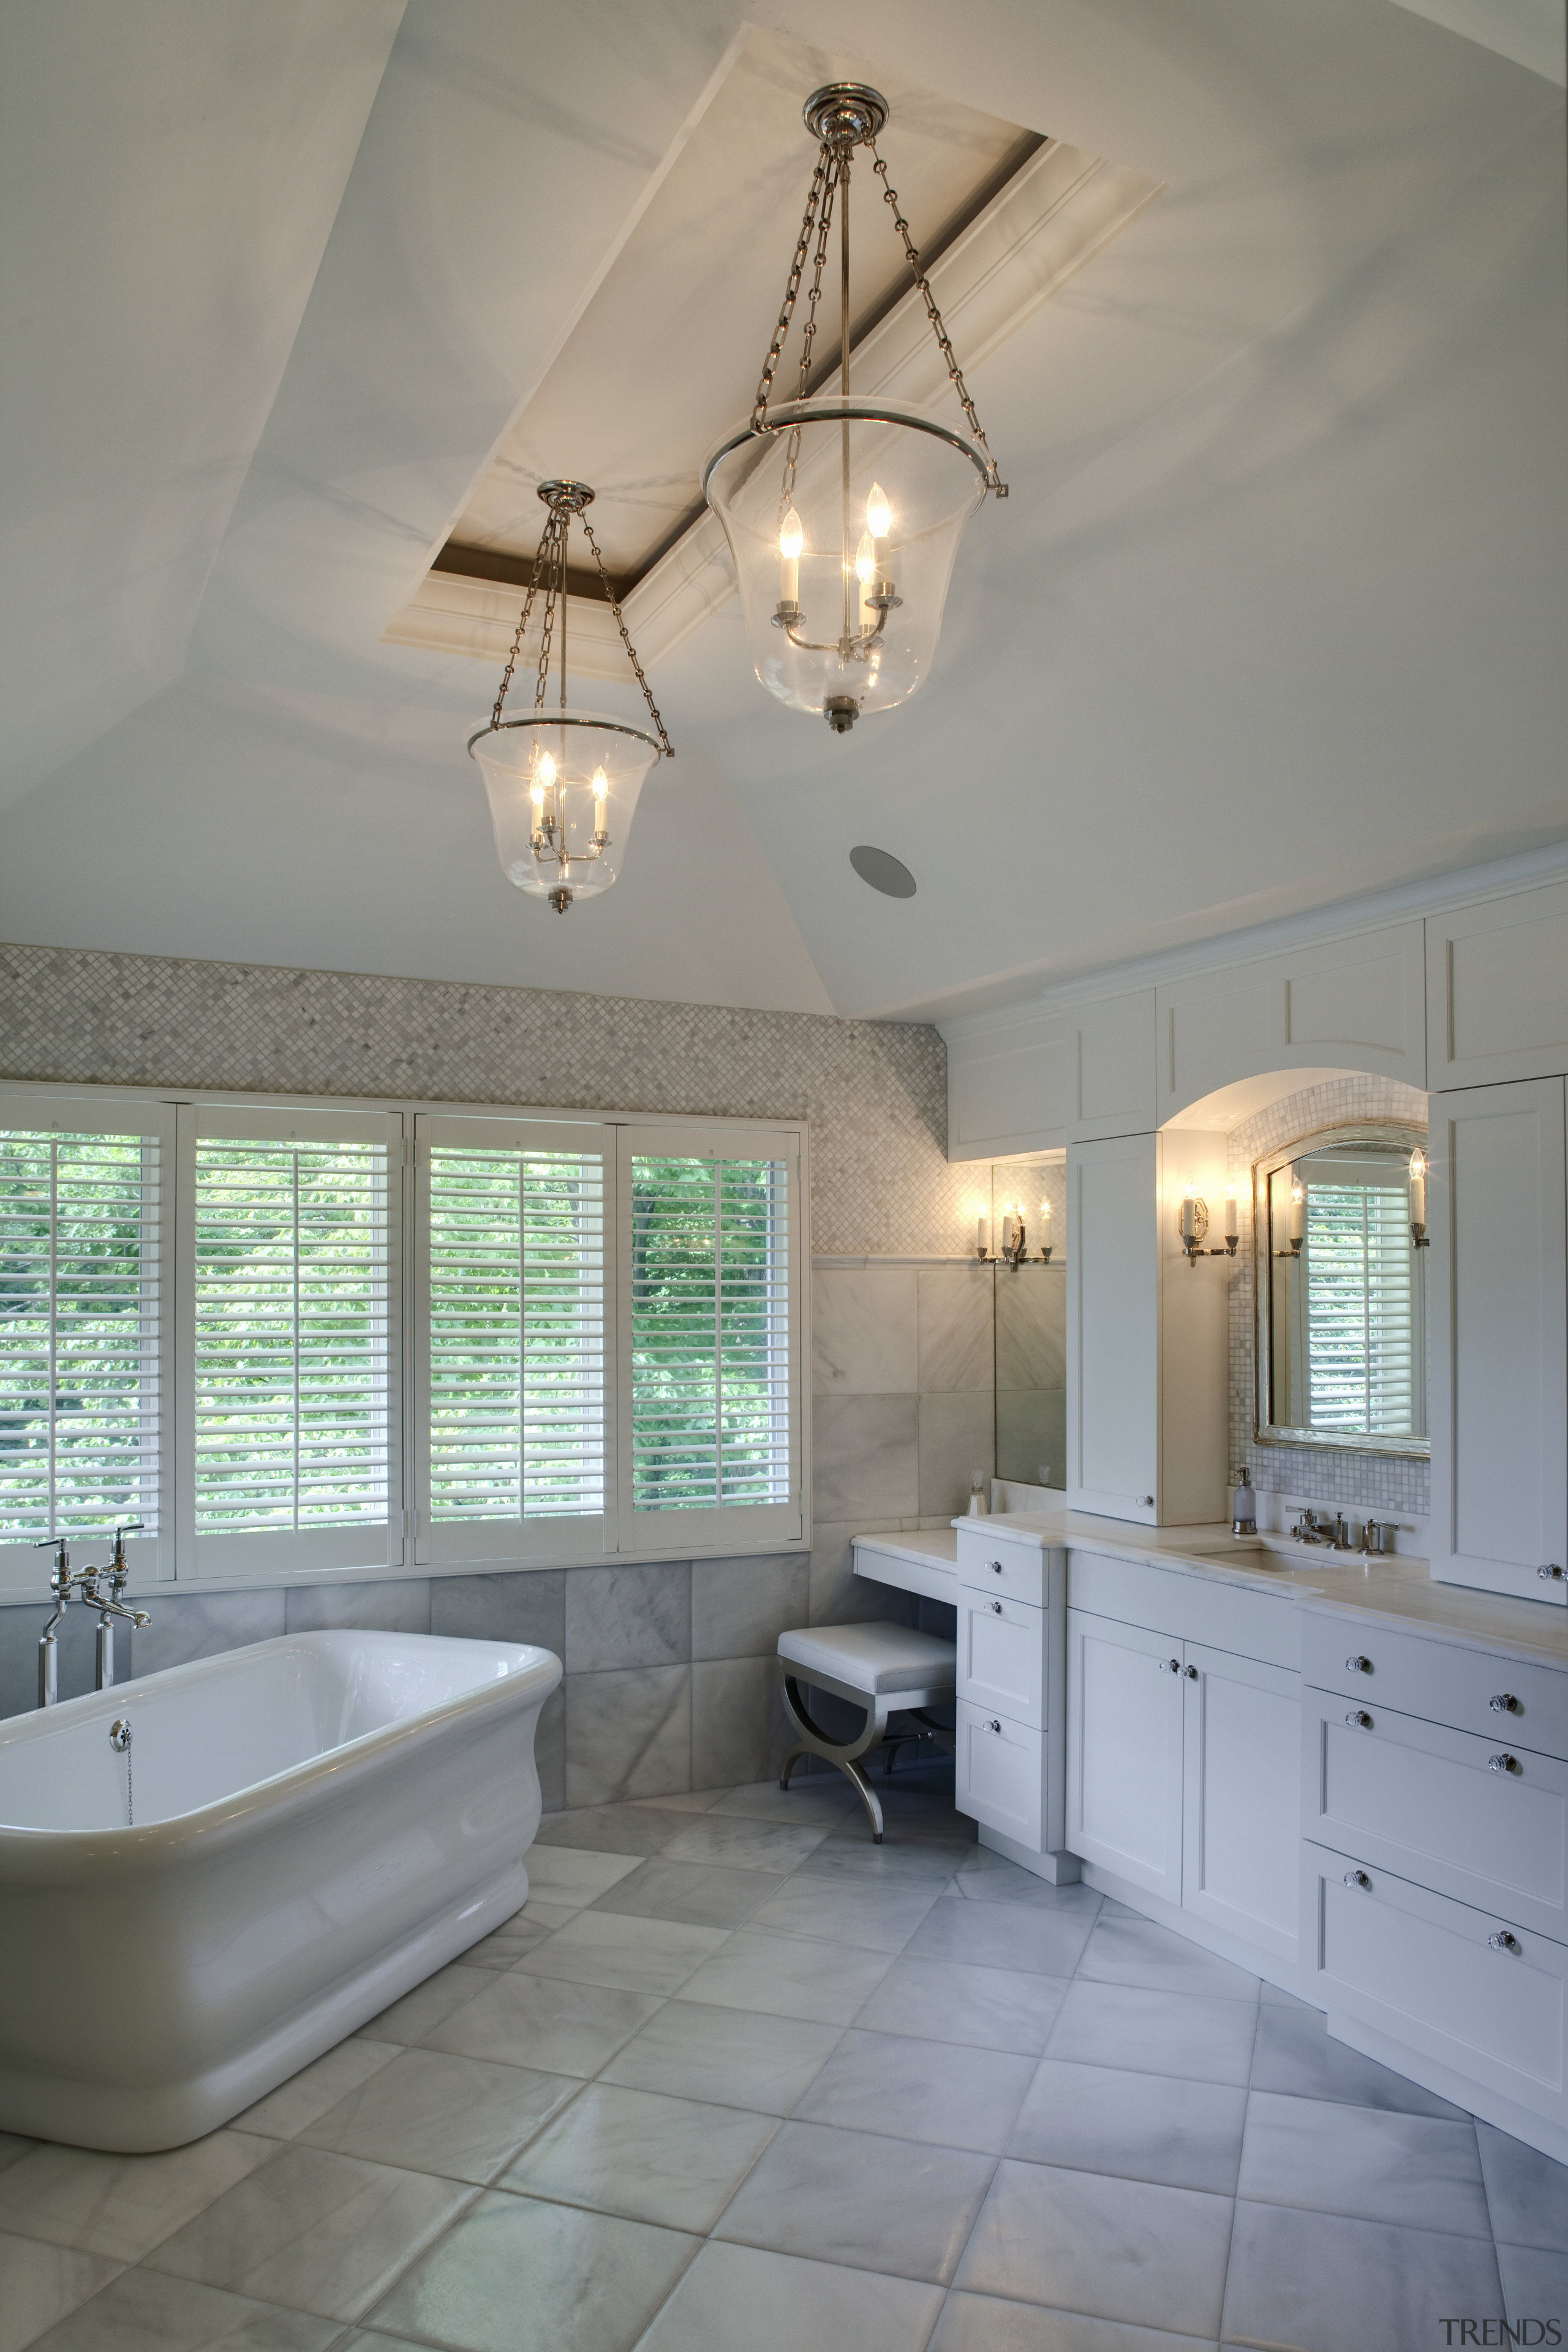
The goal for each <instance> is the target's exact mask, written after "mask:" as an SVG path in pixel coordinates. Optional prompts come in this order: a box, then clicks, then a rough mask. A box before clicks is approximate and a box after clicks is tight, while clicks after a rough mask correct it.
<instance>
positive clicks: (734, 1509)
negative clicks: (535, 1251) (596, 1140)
mask: <svg viewBox="0 0 1568 2352" xmlns="http://www.w3.org/2000/svg"><path fill="white" fill-rule="evenodd" d="M620 1158H621V1166H620V1188H619V1189H620V1217H621V1247H622V1275H621V1318H620V1320H621V1335H622V1336H621V1363H620V1398H621V1404H620V1427H621V1461H620V1501H621V1542H622V1546H623V1548H625V1549H631V1548H633V1547H634V1546H635V1547H637V1548H640V1547H642V1546H644V1545H646V1546H647V1547H648V1548H649V1549H657V1550H670V1549H678V1548H679V1546H680V1545H681V1544H683V1543H684V1544H689V1545H691V1546H693V1547H699V1548H701V1549H714V1548H716V1547H718V1546H720V1545H721V1544H723V1543H726V1542H753V1541H759V1540H766V1539H768V1538H773V1539H775V1540H781V1541H784V1540H788V1539H790V1538H795V1537H798V1536H799V1535H800V1533H801V1532H802V1528H803V1518H802V1508H801V1485H802V1480H801V1468H800V1412H799V1398H798V1389H799V1381H798V1365H799V1353H800V1337H799V1313H798V1299H799V1295H800V1284H801V1265H800V1234H801V1215H800V1143H799V1138H798V1137H797V1136H795V1135H794V1134H793V1133H791V1132H789V1131H787V1130H785V1131H782V1132H781V1131H777V1130H771V1131H770V1130H756V1131H754V1132H752V1133H750V1134H739V1133H735V1134H730V1135H726V1136H725V1138H724V1140H723V1142H722V1144H721V1145H719V1146H717V1147H716V1145H715V1141H714V1137H713V1132H712V1130H711V1129H709V1130H707V1131H706V1132H704V1131H703V1130H700V1129H698V1130H695V1131H691V1130H679V1129H658V1128H653V1129H648V1128H643V1129H631V1128H626V1129H622V1130H621V1137H620Z"/></svg>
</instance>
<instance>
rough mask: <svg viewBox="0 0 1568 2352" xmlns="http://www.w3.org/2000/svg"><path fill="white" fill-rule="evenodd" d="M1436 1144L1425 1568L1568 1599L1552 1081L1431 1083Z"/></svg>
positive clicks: (1567, 1262) (1564, 1374)
mask: <svg viewBox="0 0 1568 2352" xmlns="http://www.w3.org/2000/svg"><path fill="white" fill-rule="evenodd" d="M1431 1140H1432V1151H1431V1162H1432V1164H1431V1171H1430V1174H1429V1177H1428V1180H1427V1188H1426V1210H1427V1223H1428V1227H1429V1230H1430V1233H1431V1238H1432V1247H1431V1249H1430V1251H1429V1253H1428V1259H1427V1263H1428V1274H1427V1282H1428V1303H1429V1328H1430V1333H1431V1342H1430V1347H1429V1350H1428V1356H1429V1362H1428V1378H1429V1380H1430V1381H1431V1385H1432V1394H1431V1396H1430V1398H1429V1400H1428V1410H1429V1425H1430V1428H1431V1432H1432V1532H1431V1550H1432V1573H1433V1575H1434V1576H1436V1577H1438V1578H1440V1579H1442V1580H1443V1581H1444V1582H1446V1583H1449V1584H1474V1585H1480V1586H1483V1587H1485V1588H1486V1589H1487V1590H1488V1591H1493V1592H1513V1593H1518V1594H1519V1595H1521V1597H1522V1598H1523V1599H1526V1600H1530V1601H1568V1578H1565V1577H1564V1575H1563V1572H1562V1571H1563V1570H1565V1569H1568V1244H1565V1233H1564V1213H1565V1198H1568V1196H1565V1191H1564V1151H1563V1080H1562V1079H1561V1078H1538V1079H1534V1080H1532V1081H1531V1082H1530V1083H1529V1084H1526V1085H1522V1086H1497V1087H1472V1088H1470V1089H1468V1091H1467V1092H1465V1093H1463V1094H1447V1095H1434V1096H1433V1097H1432V1138H1431ZM1542 1568H1548V1569H1555V1570H1557V1571H1558V1572H1557V1573H1556V1574H1555V1575H1552V1574H1549V1575H1547V1576H1545V1577H1542V1574H1541V1570H1542Z"/></svg>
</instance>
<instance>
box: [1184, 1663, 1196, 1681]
mask: <svg viewBox="0 0 1568 2352" xmlns="http://www.w3.org/2000/svg"><path fill="white" fill-rule="evenodd" d="M1186 1675H1187V1680H1188V1681H1189V1682H1190V1683H1195V1682H1196V1680H1197V1678H1198V1670H1197V1668H1196V1666H1189V1667H1188V1668H1187V1670H1186Z"/></svg>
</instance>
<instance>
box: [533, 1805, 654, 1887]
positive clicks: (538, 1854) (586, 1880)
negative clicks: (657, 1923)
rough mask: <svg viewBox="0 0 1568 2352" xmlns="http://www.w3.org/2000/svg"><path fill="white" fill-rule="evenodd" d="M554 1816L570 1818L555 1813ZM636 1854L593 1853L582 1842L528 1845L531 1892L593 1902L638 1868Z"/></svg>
mask: <svg viewBox="0 0 1568 2352" xmlns="http://www.w3.org/2000/svg"><path fill="white" fill-rule="evenodd" d="M566 1818H568V1817H567V1816H565V1815H563V1814H555V1815H553V1816H552V1819H554V1820H557V1821H560V1820H564V1819H566ZM636 1868H637V1859H636V1857H635V1855H632V1854H626V1853H590V1852H589V1851H588V1850H587V1849H586V1848H584V1847H582V1846H560V1845H541V1844H540V1843H538V1841H537V1839H536V1840H535V1842H534V1843H533V1844H532V1845H531V1846H530V1847H529V1849H528V1884H529V1889H530V1892H531V1894H532V1895H543V1896H544V1898H545V1900H546V1902H550V1903H577V1904H583V1903H593V1902H595V1901H596V1899H597V1898H598V1896H600V1895H605V1894H607V1893H608V1891H609V1889H610V1888H611V1887H612V1886H614V1885H616V1884H617V1883H618V1882H619V1881H620V1880H621V1879H623V1878H625V1877H626V1876H627V1875H628V1874H630V1873H631V1872H632V1871H634V1870H635V1869H636Z"/></svg>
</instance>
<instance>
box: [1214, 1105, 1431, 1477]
mask: <svg viewBox="0 0 1568 2352" xmlns="http://www.w3.org/2000/svg"><path fill="white" fill-rule="evenodd" d="M1366 1118H1392V1119H1403V1120H1405V1121H1408V1122H1409V1123H1410V1124H1411V1125H1413V1126H1416V1127H1425V1126H1426V1096H1425V1095H1424V1094H1422V1093H1420V1092H1419V1091H1418V1090H1417V1089H1416V1088H1415V1087H1407V1086H1404V1085H1402V1084H1401V1083H1400V1081H1399V1080H1398V1079H1397V1078H1374V1077H1353V1078H1334V1079H1331V1080H1330V1081H1329V1083H1328V1084H1327V1085H1325V1086H1319V1087H1303V1088H1302V1089H1301V1091H1300V1094H1294V1095H1287V1096H1286V1097H1284V1099H1283V1100H1282V1101H1280V1102H1277V1103H1271V1104H1270V1105H1269V1107H1268V1109H1267V1110H1262V1111H1259V1112H1258V1115H1257V1117H1256V1118H1249V1119H1244V1120H1243V1121H1242V1123H1241V1125H1240V1126H1239V1127H1234V1128H1232V1129H1231V1130H1230V1134H1229V1137H1228V1139H1227V1166H1228V1172H1229V1174H1230V1175H1231V1176H1232V1177H1234V1178H1235V1179H1236V1183H1237V1197H1238V1199H1239V1201H1240V1203H1241V1242H1240V1245H1239V1247H1238V1248H1237V1254H1236V1263H1235V1265H1233V1266H1232V1267H1231V1268H1230V1448H1231V1454H1232V1458H1233V1461H1234V1462H1237V1463H1239V1462H1247V1463H1248V1464H1250V1465H1251V1469H1252V1483H1253V1485H1254V1486H1255V1487H1256V1488H1258V1491H1259V1492H1260V1493H1262V1494H1274V1495H1280V1494H1289V1495H1292V1496H1306V1497H1309V1498H1310V1500H1311V1501H1312V1502H1313V1503H1314V1504H1318V1505H1322V1506H1325V1507H1327V1506H1331V1507H1333V1508H1335V1509H1338V1510H1348V1509H1349V1508H1351V1507H1352V1506H1353V1507H1355V1508H1356V1509H1357V1510H1359V1511H1362V1512H1370V1513H1371V1514H1372V1515H1373V1517H1387V1518H1390V1519H1401V1518H1405V1519H1409V1518H1416V1519H1422V1520H1424V1519H1425V1518H1426V1516H1427V1513H1428V1511H1429V1510H1430V1508H1431V1493H1432V1473H1431V1467H1430V1465H1429V1464H1427V1463H1426V1462H1416V1461H1408V1460H1403V1459H1401V1458H1400V1457H1399V1456H1397V1455H1393V1454H1352V1453H1340V1452H1337V1451H1335V1450H1333V1449H1331V1448H1328V1447H1324V1448H1322V1449H1321V1450H1320V1449H1319V1448H1317V1447H1316V1446H1311V1447H1308V1446H1300V1445H1262V1444H1258V1440H1257V1439H1256V1438H1255V1437H1254V1436H1253V1434H1252V1430H1253V1397H1254V1389H1253V1381H1254V1360H1255V1356H1256V1351H1257V1330H1258V1325H1257V1318H1256V1314H1255V1311H1254V1307H1253V1280H1252V1181H1251V1179H1252V1163H1253V1161H1254V1160H1261V1159H1262V1158H1263V1157H1264V1156H1265V1155H1266V1154H1267V1153H1268V1152H1270V1151H1277V1150H1279V1149H1280V1147H1281V1146H1282V1145H1284V1144H1287V1143H1292V1142H1294V1141H1295V1139H1296V1138H1297V1137H1298V1136H1300V1135H1310V1134H1311V1133H1312V1131H1313V1130H1314V1129H1317V1128H1320V1127H1335V1126H1340V1125H1343V1124H1348V1123H1349V1122H1351V1121H1352V1120H1355V1119H1366Z"/></svg>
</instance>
